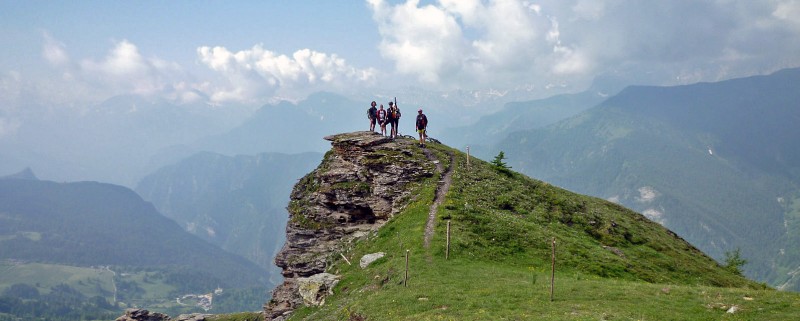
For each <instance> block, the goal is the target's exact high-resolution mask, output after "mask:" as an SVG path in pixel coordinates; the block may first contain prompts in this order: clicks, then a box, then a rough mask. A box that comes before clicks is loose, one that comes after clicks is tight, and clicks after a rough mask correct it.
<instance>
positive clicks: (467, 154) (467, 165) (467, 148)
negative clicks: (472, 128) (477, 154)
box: [467, 146, 469, 169]
mask: <svg viewBox="0 0 800 321" xmlns="http://www.w3.org/2000/svg"><path fill="white" fill-rule="evenodd" d="M467 169H469V146H467Z"/></svg>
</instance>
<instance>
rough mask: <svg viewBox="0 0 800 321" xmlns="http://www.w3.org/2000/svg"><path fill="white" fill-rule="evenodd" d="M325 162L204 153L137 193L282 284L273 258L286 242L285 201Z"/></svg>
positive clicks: (164, 171)
mask: <svg viewBox="0 0 800 321" xmlns="http://www.w3.org/2000/svg"><path fill="white" fill-rule="evenodd" d="M321 157H322V155H320V154H317V153H304V154H296V155H286V154H277V153H264V154H258V155H254V156H246V155H238V156H235V157H230V156H224V155H220V154H216V153H210V152H202V153H198V154H195V155H193V156H191V157H189V158H186V159H184V160H182V161H180V162H178V163H176V164H173V165H169V166H166V167H164V168H161V169H159V170H158V171H156V172H154V173H152V174H150V175H148V176H147V177H145V178H144V179H142V181H141V182H140V183H139V184H138V186H137V188H136V191H137V192H138V193H139V194H140V195H142V197H143V198H145V199H147V200H149V201H151V202H153V204H154V205H155V206H156V207H157V208H158V209H159V211H160V212H161V213H162V214H164V215H165V216H167V217H169V218H171V219H173V220H175V221H176V222H178V223H179V224H180V225H181V226H182V227H183V228H184V229H186V230H188V231H189V232H191V233H193V234H195V235H197V236H199V237H200V238H202V239H205V240H206V241H209V242H211V243H213V244H216V245H218V246H220V247H222V248H223V249H225V250H228V251H230V252H233V253H236V254H239V255H241V256H243V257H245V258H248V259H250V260H251V261H253V262H255V263H256V264H258V265H260V266H261V267H262V268H264V269H266V270H267V271H269V272H270V274H271V275H272V276H273V281H274V282H278V280H279V275H280V274H279V271H278V269H277V267H276V266H275V264H274V262H273V259H274V256H275V253H277V251H278V250H279V249H280V247H281V246H282V244H283V242H284V233H283V232H284V228H285V225H286V219H287V215H286V209H285V208H286V201H287V200H288V199H289V193H290V192H291V188H292V186H293V184H294V183H295V182H296V181H297V179H299V178H300V177H301V176H302V175H304V174H305V173H307V172H308V171H309V170H311V169H312V168H313V167H314V166H316V165H317V164H318V163H319V160H320V158H321Z"/></svg>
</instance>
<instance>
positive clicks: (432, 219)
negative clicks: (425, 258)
mask: <svg viewBox="0 0 800 321" xmlns="http://www.w3.org/2000/svg"><path fill="white" fill-rule="evenodd" d="M423 152H424V153H425V157H427V158H428V159H429V160H431V161H434V162H436V171H437V172H439V173H444V176H443V177H442V179H441V180H440V181H439V185H437V186H436V197H435V198H434V199H433V204H431V208H430V210H429V211H428V222H427V223H426V224H425V242H424V245H425V248H428V247H429V246H430V244H431V239H432V238H433V231H434V227H435V226H436V212H437V211H438V209H439V205H440V204H442V202H444V196H445V195H447V191H448V190H450V184H451V183H452V182H453V162H454V161H455V159H454V157H453V154H452V153H451V154H450V165H449V166H447V169H446V170H445V168H444V165H442V162H441V161H438V159H436V156H435V155H434V154H433V153H432V152H431V151H429V150H428V149H427V148H426V149H423Z"/></svg>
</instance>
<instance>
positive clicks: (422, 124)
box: [417, 108, 428, 147]
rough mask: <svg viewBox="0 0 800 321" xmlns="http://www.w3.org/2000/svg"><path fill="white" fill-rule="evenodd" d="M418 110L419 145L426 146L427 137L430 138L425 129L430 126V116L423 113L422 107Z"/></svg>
mask: <svg viewBox="0 0 800 321" xmlns="http://www.w3.org/2000/svg"><path fill="white" fill-rule="evenodd" d="M417 112H418V114H417V133H419V146H420V147H425V139H426V138H428V135H427V133H425V130H426V129H427V128H428V117H426V116H425V114H423V113H422V108H420V109H419V110H418V111H417Z"/></svg>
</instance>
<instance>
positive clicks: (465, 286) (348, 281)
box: [292, 144, 800, 320]
mask: <svg viewBox="0 0 800 321" xmlns="http://www.w3.org/2000/svg"><path fill="white" fill-rule="evenodd" d="M429 148H430V149H431V150H432V151H433V152H434V153H435V154H436V155H437V156H438V158H439V159H440V160H443V161H444V162H445V163H447V162H448V159H449V158H448V156H447V154H448V153H451V152H452V153H454V155H455V158H454V159H455V163H454V164H453V168H454V171H455V172H454V174H453V181H452V185H451V188H450V190H449V192H448V194H447V195H446V200H445V202H444V204H443V205H442V206H440V207H439V213H438V215H437V218H436V227H435V234H434V237H433V240H432V242H431V245H430V247H428V248H425V247H424V246H423V234H424V229H425V224H426V220H427V218H428V210H429V208H430V204H431V202H432V201H433V199H434V194H435V185H436V182H437V180H438V179H440V177H433V178H432V179H430V181H429V182H427V183H425V184H421V185H419V186H418V187H417V188H416V190H415V191H414V195H415V196H414V197H412V201H411V204H410V205H409V206H407V207H406V209H405V210H404V211H403V212H402V213H401V214H399V215H397V216H395V217H394V218H393V219H392V220H390V221H389V222H388V223H387V224H386V225H385V226H383V227H382V228H381V229H380V230H379V231H378V232H377V233H375V234H373V235H371V236H370V237H369V238H368V239H366V240H362V241H360V242H359V243H357V244H355V245H354V246H353V247H351V248H350V250H348V251H347V252H345V253H342V254H343V255H345V256H347V257H348V258H349V260H350V261H351V262H353V263H354V265H348V264H347V263H346V262H345V261H344V260H339V261H338V262H336V263H334V264H333V265H330V266H329V267H328V270H329V272H330V273H336V274H338V275H341V277H342V280H341V282H340V283H339V284H338V285H337V286H336V287H335V289H334V293H335V294H334V295H332V296H330V297H328V298H327V299H326V303H325V305H323V306H322V307H318V308H310V307H306V308H302V309H300V310H298V311H296V312H295V313H294V315H293V316H292V319H293V320H304V319H308V320H411V319H414V320H790V319H796V318H797V317H798V316H800V296H798V295H797V294H793V293H784V292H779V291H775V290H772V289H769V288H766V287H764V286H762V285H760V284H757V283H755V282H752V281H750V280H747V279H745V278H743V277H741V276H739V275H737V274H735V273H733V272H730V271H729V270H728V269H725V268H724V267H722V266H720V265H719V264H717V263H716V261H714V260H713V259H711V258H710V257H708V256H706V255H704V254H703V253H702V252H700V251H699V250H697V249H696V248H694V247H693V246H691V245H690V244H688V243H687V242H685V241H684V240H682V239H681V238H679V237H677V236H676V235H675V234H674V233H672V232H670V231H669V230H667V229H665V228H663V227H661V226H660V225H658V224H656V223H654V222H651V221H649V220H647V219H646V218H645V217H644V216H642V215H640V214H638V213H635V212H633V211H631V210H628V209H625V208H623V207H621V206H618V205H616V204H613V203H610V202H607V201H604V200H601V199H598V198H593V197H587V196H583V195H578V194H575V193H572V192H569V191H566V190H563V189H560V188H557V187H554V186H551V185H548V184H546V183H543V182H540V181H537V180H533V179H530V178H528V177H525V176H522V175H520V174H516V173H513V174H511V175H505V174H502V173H500V172H498V171H496V170H495V169H494V168H493V167H492V166H491V165H490V164H488V163H486V162H483V161H479V160H476V159H472V160H471V166H470V168H467V167H466V158H465V157H466V156H465V155H464V154H462V153H459V152H457V151H454V150H451V149H449V148H447V147H444V146H442V145H438V144H430V146H429ZM324 165H325V164H324V163H323V164H322V165H321V166H324ZM445 165H447V164H445ZM447 221H450V222H451V235H452V236H451V249H450V258H449V259H448V260H445V252H446V249H445V248H446V240H445V235H446V225H447V223H446V222H447ZM554 239H555V242H556V248H557V250H556V258H557V259H556V273H555V291H554V301H552V302H550V292H549V291H550V271H551V250H552V248H551V244H552V241H553V240H554ZM379 251H382V252H386V256H385V257H384V258H382V259H379V260H378V261H376V262H375V263H373V264H372V265H370V266H369V267H367V268H366V269H361V268H360V267H359V266H358V264H357V262H358V261H359V259H360V258H361V256H362V255H364V254H367V253H374V252H379ZM406 253H408V257H409V260H408V262H409V272H408V275H409V278H408V284H407V286H404V285H403V280H404V275H405V266H406ZM337 257H338V255H337ZM734 306H735V310H736V312H735V313H727V312H726V311H728V310H730V309H731V308H732V307H734Z"/></svg>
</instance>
